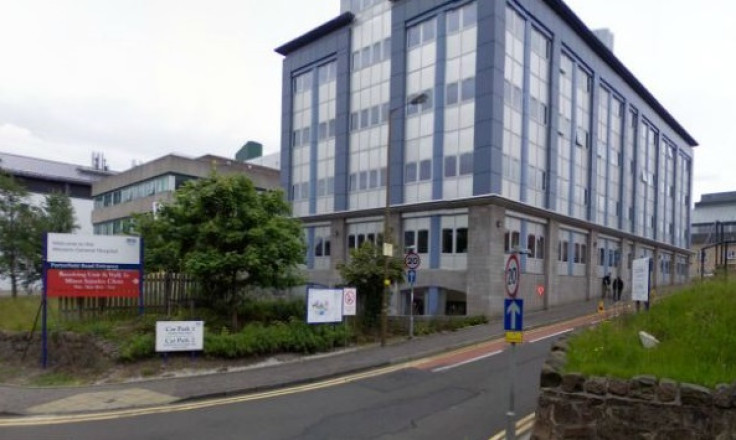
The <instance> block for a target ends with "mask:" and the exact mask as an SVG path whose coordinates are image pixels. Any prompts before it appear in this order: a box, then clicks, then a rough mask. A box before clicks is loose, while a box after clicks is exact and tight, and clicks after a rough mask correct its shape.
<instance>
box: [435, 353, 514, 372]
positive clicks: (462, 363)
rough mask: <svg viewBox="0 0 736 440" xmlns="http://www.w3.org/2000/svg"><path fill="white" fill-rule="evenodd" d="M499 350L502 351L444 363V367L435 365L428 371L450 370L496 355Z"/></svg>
mask: <svg viewBox="0 0 736 440" xmlns="http://www.w3.org/2000/svg"><path fill="white" fill-rule="evenodd" d="M501 352H503V350H496V351H492V352H490V353H486V354H483V355H480V356H476V357H474V358H470V359H466V360H464V361H462V362H457V363H454V364H450V365H445V366H444V367H437V368H434V369H432V370H430V371H431V372H432V373H440V372H442V371H447V370H451V369H453V368H455V367H459V366H462V365H466V364H469V363H472V362H476V361H479V360H481V359H485V358H489V357H491V356H495V355H497V354H499V353H501Z"/></svg>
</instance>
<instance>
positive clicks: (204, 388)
mask: <svg viewBox="0 0 736 440" xmlns="http://www.w3.org/2000/svg"><path fill="white" fill-rule="evenodd" d="M597 305H598V301H597V299H591V300H589V301H583V302H577V303H573V304H566V305H560V306H554V307H551V308H549V309H548V310H542V311H535V312H527V313H525V316H524V329H525V330H529V329H532V328H535V327H541V326H544V325H547V324H552V323H555V322H560V321H565V320H567V319H571V318H575V317H578V316H582V315H587V314H591V313H594V312H595V311H596V310H597ZM503 334H504V330H503V319H501V317H499V318H497V319H493V320H491V321H490V322H488V323H487V324H484V325H478V326H473V327H467V328H464V329H460V330H458V331H454V332H444V333H438V334H432V335H427V336H421V337H416V338H414V339H408V338H402V339H395V340H391V341H390V342H389V343H388V344H387V345H386V346H384V347H381V346H380V345H378V344H371V345H366V346H361V347H358V348H353V349H347V350H342V351H338V352H334V353H330V354H322V355H314V356H306V357H303V358H299V359H298V360H293V361H288V362H283V363H276V364H273V365H267V366H262V367H258V368H251V369H245V370H239V371H232V372H222V373H212V374H206V375H194V376H186V377H172V378H159V379H151V380H142V381H136V382H127V383H117V384H104V385H90V386H76V387H19V386H8V385H0V416H2V417H3V418H7V417H9V418H15V417H19V418H23V417H24V416H39V415H70V414H82V413H94V412H103V411H111V410H120V409H132V408H142V407H149V406H160V405H166V404H172V403H182V402H188V401H195V400H202V399H208V398H216V397H225V396H236V395H242V394H248V393H254V392H259V391H266V390H273V389H277V388H282V387H288V386H295V385H300V384H308V383H312V382H317V381H321V380H326V379H330V378H336V377H339V376H343V375H347V374H350V373H357V372H363V371H367V370H371V369H376V368H380V367H387V366H392V365H397V364H401V363H404V362H408V361H412V360H417V359H421V358H423V357H427V356H431V355H436V354H439V353H442V352H445V351H448V350H452V349H457V348H461V347H464V346H469V345H473V344H477V343H480V342H484V341H488V340H492V339H496V338H499V337H502V336H503Z"/></svg>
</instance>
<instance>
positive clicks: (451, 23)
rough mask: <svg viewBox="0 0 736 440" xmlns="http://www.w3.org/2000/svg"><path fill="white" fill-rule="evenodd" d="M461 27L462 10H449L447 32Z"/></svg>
mask: <svg viewBox="0 0 736 440" xmlns="http://www.w3.org/2000/svg"><path fill="white" fill-rule="evenodd" d="M458 29H460V11H459V10H457V9H455V10H452V11H448V12H447V33H448V34H449V33H452V32H456V31H457V30H458Z"/></svg>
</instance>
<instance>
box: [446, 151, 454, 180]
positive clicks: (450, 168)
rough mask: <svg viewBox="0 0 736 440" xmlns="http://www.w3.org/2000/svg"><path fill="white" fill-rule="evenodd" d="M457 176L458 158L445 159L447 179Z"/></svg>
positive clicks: (448, 157)
mask: <svg viewBox="0 0 736 440" xmlns="http://www.w3.org/2000/svg"><path fill="white" fill-rule="evenodd" d="M456 175H457V157H455V156H447V157H445V177H455V176H456Z"/></svg>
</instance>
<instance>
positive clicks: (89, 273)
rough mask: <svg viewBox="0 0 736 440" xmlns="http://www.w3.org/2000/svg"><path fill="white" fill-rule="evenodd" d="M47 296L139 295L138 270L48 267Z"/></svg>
mask: <svg viewBox="0 0 736 440" xmlns="http://www.w3.org/2000/svg"><path fill="white" fill-rule="evenodd" d="M46 283H47V289H48V290H47V295H48V296H52V297H53V296H68V297H79V296H122V297H129V298H137V297H138V296H139V295H140V290H139V284H140V272H139V271H137V270H94V269H92V270H88V269H48V270H47V272H46Z"/></svg>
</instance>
